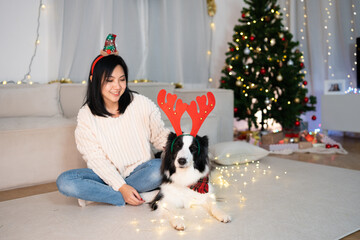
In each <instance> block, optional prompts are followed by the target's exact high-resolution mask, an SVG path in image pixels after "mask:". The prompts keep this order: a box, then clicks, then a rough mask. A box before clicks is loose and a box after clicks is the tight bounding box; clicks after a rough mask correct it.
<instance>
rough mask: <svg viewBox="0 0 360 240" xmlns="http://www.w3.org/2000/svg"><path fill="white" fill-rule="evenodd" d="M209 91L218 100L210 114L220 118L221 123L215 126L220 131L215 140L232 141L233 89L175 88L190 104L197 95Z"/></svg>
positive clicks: (175, 91) (179, 96)
mask: <svg viewBox="0 0 360 240" xmlns="http://www.w3.org/2000/svg"><path fill="white" fill-rule="evenodd" d="M207 92H212V93H213V94H214V96H215V100H216V104H215V108H214V110H213V111H212V112H211V113H210V115H215V116H216V117H218V118H219V125H218V126H214V127H217V131H218V133H217V136H218V139H217V141H215V142H225V141H232V140H233V125H234V92H233V91H232V90H229V89H218V88H209V89H204V90H188V89H175V90H174V93H175V94H177V96H178V98H181V99H182V100H183V102H185V103H188V104H190V102H191V101H193V100H195V99H196V97H197V96H202V95H206V93H207ZM205 121H206V120H205Z"/></svg>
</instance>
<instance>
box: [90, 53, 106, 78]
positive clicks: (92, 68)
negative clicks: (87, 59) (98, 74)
mask: <svg viewBox="0 0 360 240" xmlns="http://www.w3.org/2000/svg"><path fill="white" fill-rule="evenodd" d="M103 57H104V56H103V55H100V56H98V57H97V58H96V59H95V61H94V62H93V64H92V66H91V75H93V73H94V67H95V64H96V63H97V62H98V61H99V60H100V59H102V58H103Z"/></svg>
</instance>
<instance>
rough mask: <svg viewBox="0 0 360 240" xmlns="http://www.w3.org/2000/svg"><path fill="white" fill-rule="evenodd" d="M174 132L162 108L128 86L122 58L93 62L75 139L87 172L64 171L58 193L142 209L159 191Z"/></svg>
mask: <svg viewBox="0 0 360 240" xmlns="http://www.w3.org/2000/svg"><path fill="white" fill-rule="evenodd" d="M168 135H169V130H168V129H166V128H164V123H163V121H162V120H161V115H160V111H159V109H158V107H157V106H156V105H155V104H154V103H153V102H152V101H151V100H149V99H148V98H146V97H145V96H142V95H140V94H137V93H135V92H132V91H131V90H130V89H129V88H128V68H127V66H126V64H125V62H124V60H123V59H122V58H121V57H120V56H117V55H109V56H102V55H100V56H98V57H97V58H95V60H94V61H93V63H92V66H91V70H90V75H89V81H88V88H87V96H86V101H85V104H84V106H83V107H82V108H81V109H80V111H79V113H78V117H77V127H76V130H75V139H76V144H77V148H78V150H79V152H80V153H81V154H82V156H83V159H84V160H85V161H86V163H87V166H88V168H84V169H74V170H70V171H67V172H64V173H62V174H61V175H60V176H59V177H58V179H57V181H56V183H57V186H58V189H59V191H60V192H61V193H62V194H64V195H66V196H71V197H75V198H78V199H79V204H80V205H83V204H84V203H85V201H84V200H87V201H95V202H104V203H109V204H113V205H117V206H123V205H125V204H126V203H127V204H130V205H140V204H142V203H143V202H144V201H143V199H142V198H141V196H140V194H139V193H142V192H148V191H151V190H154V189H156V188H157V187H159V185H160V183H161V175H160V165H161V160H160V159H154V156H153V154H152V150H151V145H153V146H154V147H155V148H156V149H158V150H163V147H164V146H165V144H166V140H167V137H168Z"/></svg>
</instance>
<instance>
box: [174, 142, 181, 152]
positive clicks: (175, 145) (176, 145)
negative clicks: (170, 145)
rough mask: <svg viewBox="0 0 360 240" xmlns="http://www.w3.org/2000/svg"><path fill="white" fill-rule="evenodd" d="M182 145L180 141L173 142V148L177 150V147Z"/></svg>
mask: <svg viewBox="0 0 360 240" xmlns="http://www.w3.org/2000/svg"><path fill="white" fill-rule="evenodd" d="M181 147H182V143H181V142H180V141H176V142H175V143H174V149H175V150H177V149H180V148H181Z"/></svg>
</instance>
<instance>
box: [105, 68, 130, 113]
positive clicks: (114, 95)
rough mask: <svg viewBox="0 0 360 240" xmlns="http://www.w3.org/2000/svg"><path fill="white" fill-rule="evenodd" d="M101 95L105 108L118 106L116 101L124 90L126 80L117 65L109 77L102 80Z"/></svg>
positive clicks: (122, 71)
mask: <svg viewBox="0 0 360 240" xmlns="http://www.w3.org/2000/svg"><path fill="white" fill-rule="evenodd" d="M102 81H103V83H102V87H101V95H102V97H103V99H104V103H105V106H106V107H112V106H114V105H116V106H118V101H119V99H120V97H121V95H123V93H124V91H125V89H126V78H125V73H124V70H123V68H122V67H121V66H120V65H117V66H116V67H115V68H114V70H113V72H112V73H111V75H110V77H108V78H107V79H103V80H102Z"/></svg>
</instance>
